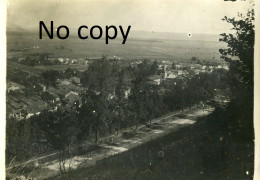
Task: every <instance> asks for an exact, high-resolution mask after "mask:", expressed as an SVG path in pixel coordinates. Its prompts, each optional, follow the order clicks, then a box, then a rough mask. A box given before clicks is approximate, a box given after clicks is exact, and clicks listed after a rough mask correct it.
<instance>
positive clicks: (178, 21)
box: [7, 0, 251, 34]
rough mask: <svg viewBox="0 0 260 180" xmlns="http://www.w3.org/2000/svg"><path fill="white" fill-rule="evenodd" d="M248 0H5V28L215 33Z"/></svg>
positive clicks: (225, 26)
mask: <svg viewBox="0 0 260 180" xmlns="http://www.w3.org/2000/svg"><path fill="white" fill-rule="evenodd" d="M249 1H250V0H246V1H241V0H238V1H236V2H231V1H224V0H40V1H39V0H8V7H7V27H8V28H24V29H36V28H38V27H39V21H40V20H42V21H44V22H45V23H46V24H48V23H49V22H50V21H51V20H53V21H54V27H57V26H59V25H66V26H68V27H69V28H78V27H79V26H81V25H87V26H92V25H100V26H105V25H116V26H118V25H122V26H128V25H131V26H132V30H144V31H155V32H178V33H187V32H192V33H201V34H218V33H221V32H227V31H228V30H229V29H230V26H229V25H228V24H227V23H225V22H223V21H221V18H223V17H224V16H228V17H235V16H236V15H237V12H246V10H247V9H248V8H249V7H250V6H251V4H250V3H249Z"/></svg>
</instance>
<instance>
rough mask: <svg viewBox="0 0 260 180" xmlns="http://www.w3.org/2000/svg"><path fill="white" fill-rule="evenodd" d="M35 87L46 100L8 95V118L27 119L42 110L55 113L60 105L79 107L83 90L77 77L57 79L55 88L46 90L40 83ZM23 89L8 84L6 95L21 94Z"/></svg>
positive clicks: (19, 86)
mask: <svg viewBox="0 0 260 180" xmlns="http://www.w3.org/2000/svg"><path fill="white" fill-rule="evenodd" d="M37 86H38V87H40V88H38V89H40V91H42V92H41V93H39V94H45V96H48V98H42V97H41V96H40V95H39V96H31V97H24V96H23V97H19V96H13V95H8V98H7V113H8V116H9V117H14V118H16V119H17V120H22V119H27V118H30V117H31V116H33V115H37V114H40V113H41V111H43V110H49V111H55V110H57V108H58V106H61V105H64V107H65V108H66V107H67V108H75V107H76V106H80V105H81V98H80V95H81V93H82V92H83V91H84V90H85V88H83V87H82V86H81V84H80V79H79V78H78V77H71V78H70V79H58V80H57V84H56V86H55V87H48V88H47V87H46V86H45V85H43V84H40V83H39V84H37ZM34 88H35V86H34ZM23 89H24V87H23V86H21V85H19V84H17V83H13V82H8V84H7V93H8V94H9V93H10V92H12V91H16V92H17V91H19V92H23Z"/></svg>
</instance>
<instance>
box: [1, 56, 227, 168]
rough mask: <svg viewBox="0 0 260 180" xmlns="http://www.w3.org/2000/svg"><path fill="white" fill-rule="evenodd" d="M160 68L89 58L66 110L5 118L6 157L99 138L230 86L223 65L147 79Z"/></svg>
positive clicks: (26, 155) (145, 63) (20, 156)
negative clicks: (153, 80)
mask: <svg viewBox="0 0 260 180" xmlns="http://www.w3.org/2000/svg"><path fill="white" fill-rule="evenodd" d="M68 73H69V71H68ZM160 73H161V70H159V66H158V64H157V62H156V61H153V62H151V61H148V60H144V61H143V62H142V63H140V64H137V65H134V66H131V65H129V66H122V65H121V64H120V62H119V61H117V60H109V59H106V58H105V57H103V58H102V59H100V60H97V61H95V62H93V63H92V64H90V66H89V69H88V70H87V71H85V72H84V73H82V74H80V76H81V77H80V79H81V82H82V85H83V86H84V87H85V88H86V91H85V92H84V93H82V96H81V102H77V103H75V105H74V106H73V107H72V108H71V109H70V110H68V109H63V107H60V108H58V110H57V111H54V112H50V111H43V112H42V113H41V114H40V115H38V116H34V117H32V118H30V119H29V120H25V121H19V122H17V121H15V120H13V119H7V134H6V135H7V141H6V142H7V144H6V161H7V163H9V162H10V161H11V160H12V159H13V158H14V157H16V160H24V159H26V158H29V157H31V156H34V155H36V154H37V153H39V154H40V153H41V152H44V151H46V150H47V149H58V150H60V151H65V150H68V149H69V148H70V147H72V146H73V145H75V144H77V143H80V142H82V141H83V140H86V139H90V140H94V141H95V142H98V139H99V137H104V136H107V135H109V134H118V133H120V130H121V129H122V128H128V127H132V126H134V127H135V128H137V127H138V125H140V124H142V123H146V122H147V121H150V122H151V120H152V119H153V118H156V117H159V116H162V115H164V114H165V113H168V112H171V111H174V110H179V109H184V108H189V107H191V106H192V105H196V104H197V105H198V104H200V103H201V102H203V101H207V100H209V99H211V98H213V97H214V95H215V93H216V89H227V88H228V85H227V83H226V82H225V77H226V73H227V71H226V70H223V69H219V70H215V71H213V73H201V74H198V75H194V76H192V77H186V78H185V77H182V78H177V79H175V80H172V81H170V82H166V80H165V82H162V83H161V84H160V85H153V84H150V83H149V76H151V75H155V74H160ZM50 85H51V84H50ZM35 152H37V153H35Z"/></svg>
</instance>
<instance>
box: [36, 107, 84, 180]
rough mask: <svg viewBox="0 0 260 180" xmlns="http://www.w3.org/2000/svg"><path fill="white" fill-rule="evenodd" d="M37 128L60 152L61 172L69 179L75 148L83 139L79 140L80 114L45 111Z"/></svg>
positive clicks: (39, 118) (60, 109)
mask: <svg viewBox="0 0 260 180" xmlns="http://www.w3.org/2000/svg"><path fill="white" fill-rule="evenodd" d="M37 120H38V121H37V126H38V128H39V129H40V130H42V131H43V132H44V136H45V138H46V140H47V142H48V143H49V145H50V146H51V147H53V148H54V149H56V150H58V151H59V164H60V172H61V173H62V174H63V175H65V177H66V178H67V179H69V172H70V170H71V167H70V165H71V160H72V158H73V156H72V150H73V146H74V145H75V144H76V143H79V142H81V141H82V140H83V138H79V137H80V136H79V134H80V133H81V132H80V130H81V128H80V125H81V124H80V121H79V120H78V113H77V112H76V111H74V110H72V111H67V110H64V109H62V108H59V109H58V110H57V112H49V111H43V112H42V113H41V114H40V115H39V117H38V118H37Z"/></svg>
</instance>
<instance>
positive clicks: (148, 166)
mask: <svg viewBox="0 0 260 180" xmlns="http://www.w3.org/2000/svg"><path fill="white" fill-rule="evenodd" d="M206 120H207V117H206V118H202V119H200V120H199V121H198V122H197V123H196V124H194V125H192V126H188V127H186V128H182V129H180V130H179V131H176V132H173V133H172V134H170V135H167V136H165V137H162V138H158V139H156V140H153V141H151V142H149V143H146V144H143V145H141V146H138V147H136V148H133V149H132V150H129V151H126V152H124V153H121V154H118V155H114V156H111V157H109V158H107V159H104V160H101V161H99V162H97V164H96V166H94V167H90V168H88V169H87V168H84V167H83V168H79V169H76V170H73V171H71V172H70V178H71V179H88V180H101V179H102V180H115V179H116V180H120V179H122V180H128V179H129V180H132V179H135V180H139V179H140V180H145V179H149V180H156V179H158V180H161V179H164V180H165V179H177V180H179V179H185V180H186V179H207V180H208V179H221V180H222V179H235V180H240V179H241V180H242V179H243V180H244V179H252V175H253V173H252V172H253V155H252V154H253V146H252V145H248V144H239V143H231V144H225V143H223V141H220V140H217V139H214V138H212V136H210V135H209V132H208V127H207V124H206V123H205V121H206ZM161 152H163V154H164V156H163V157H162V156H161V155H160V154H161ZM246 172H248V173H249V175H247V174H246ZM52 179H63V177H62V176H58V177H54V178H52Z"/></svg>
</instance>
